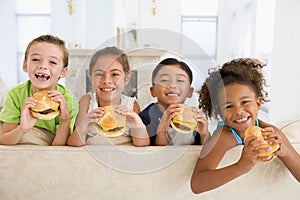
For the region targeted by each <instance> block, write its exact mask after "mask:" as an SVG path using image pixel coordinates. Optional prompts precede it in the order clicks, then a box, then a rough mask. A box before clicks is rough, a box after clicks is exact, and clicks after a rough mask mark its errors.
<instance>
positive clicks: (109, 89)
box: [102, 88, 113, 92]
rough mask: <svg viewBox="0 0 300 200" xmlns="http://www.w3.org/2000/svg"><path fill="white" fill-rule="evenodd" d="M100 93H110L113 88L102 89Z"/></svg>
mask: <svg viewBox="0 0 300 200" xmlns="http://www.w3.org/2000/svg"><path fill="white" fill-rule="evenodd" d="M102 91H104V92H111V91H113V88H102Z"/></svg>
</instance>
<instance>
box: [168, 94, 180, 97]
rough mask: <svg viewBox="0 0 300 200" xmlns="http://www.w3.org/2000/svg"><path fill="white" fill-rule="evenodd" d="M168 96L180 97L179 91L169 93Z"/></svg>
mask: <svg viewBox="0 0 300 200" xmlns="http://www.w3.org/2000/svg"><path fill="white" fill-rule="evenodd" d="M166 96H168V97H178V96H179V94H177V93H167V94H166Z"/></svg>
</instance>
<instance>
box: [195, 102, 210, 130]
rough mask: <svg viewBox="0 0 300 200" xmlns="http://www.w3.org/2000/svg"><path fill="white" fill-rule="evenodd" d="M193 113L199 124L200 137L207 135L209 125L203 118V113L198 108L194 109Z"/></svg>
mask: <svg viewBox="0 0 300 200" xmlns="http://www.w3.org/2000/svg"><path fill="white" fill-rule="evenodd" d="M192 109H193V112H194V113H195V116H194V117H195V119H196V121H197V122H198V126H197V132H198V133H199V134H200V135H206V134H207V133H208V123H207V121H206V119H205V118H204V117H203V115H202V112H201V110H200V109H198V108H196V107H192Z"/></svg>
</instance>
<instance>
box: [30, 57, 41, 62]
mask: <svg viewBox="0 0 300 200" xmlns="http://www.w3.org/2000/svg"><path fill="white" fill-rule="evenodd" d="M31 61H33V62H36V61H39V59H38V58H32V60H31Z"/></svg>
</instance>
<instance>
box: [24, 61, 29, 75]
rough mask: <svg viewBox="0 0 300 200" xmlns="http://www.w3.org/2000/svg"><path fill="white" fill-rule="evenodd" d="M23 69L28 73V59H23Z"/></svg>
mask: <svg viewBox="0 0 300 200" xmlns="http://www.w3.org/2000/svg"><path fill="white" fill-rule="evenodd" d="M23 71H24V72H26V73H27V72H28V68H27V61H26V60H24V61H23Z"/></svg>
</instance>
